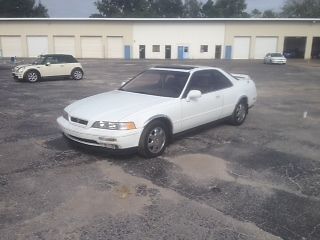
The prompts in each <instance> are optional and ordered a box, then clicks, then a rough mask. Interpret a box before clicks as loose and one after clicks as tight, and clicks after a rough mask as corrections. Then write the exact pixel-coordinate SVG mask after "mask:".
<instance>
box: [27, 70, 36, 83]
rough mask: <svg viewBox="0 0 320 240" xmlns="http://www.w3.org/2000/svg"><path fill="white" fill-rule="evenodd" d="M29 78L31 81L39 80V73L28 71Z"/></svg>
mask: <svg viewBox="0 0 320 240" xmlns="http://www.w3.org/2000/svg"><path fill="white" fill-rule="evenodd" d="M28 80H29V81H30V82H35V81H37V80H38V75H37V74H36V73H34V72H31V73H28Z"/></svg>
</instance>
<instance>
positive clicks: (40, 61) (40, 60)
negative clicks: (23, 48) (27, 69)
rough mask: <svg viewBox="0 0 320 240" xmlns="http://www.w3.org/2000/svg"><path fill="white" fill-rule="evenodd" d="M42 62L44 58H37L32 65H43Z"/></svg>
mask: <svg viewBox="0 0 320 240" xmlns="http://www.w3.org/2000/svg"><path fill="white" fill-rule="evenodd" d="M44 60H45V56H39V57H37V59H36V60H34V61H33V63H32V64H35V65H37V64H43V63H44Z"/></svg>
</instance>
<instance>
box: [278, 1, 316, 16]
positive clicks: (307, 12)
mask: <svg viewBox="0 0 320 240" xmlns="http://www.w3.org/2000/svg"><path fill="white" fill-rule="evenodd" d="M281 15H282V16H283V17H289V18H319V17H320V0H287V1H286V2H285V4H284V6H283V8H282V14H281Z"/></svg>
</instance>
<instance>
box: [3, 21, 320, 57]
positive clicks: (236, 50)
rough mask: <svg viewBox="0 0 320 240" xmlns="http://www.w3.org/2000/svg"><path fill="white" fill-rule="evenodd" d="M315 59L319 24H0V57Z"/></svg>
mask: <svg viewBox="0 0 320 240" xmlns="http://www.w3.org/2000/svg"><path fill="white" fill-rule="evenodd" d="M268 52H284V53H285V54H286V56H288V57H292V58H305V59H309V58H320V19H252V18H249V19H210V18H209V19H132V18H131V19H129V18H127V19H0V56H1V57H12V56H16V57H36V56H38V55H40V54H46V53H66V54H72V55H74V56H75V57H77V58H120V59H121V58H126V59H132V58H133V59H139V58H141V59H143V58H147V59H187V58H188V59H219V58H226V59H262V58H263V57H264V56H265V54H266V53H268Z"/></svg>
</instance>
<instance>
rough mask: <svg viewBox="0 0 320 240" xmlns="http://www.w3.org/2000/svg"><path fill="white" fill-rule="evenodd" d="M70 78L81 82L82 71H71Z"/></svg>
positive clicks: (77, 69)
mask: <svg viewBox="0 0 320 240" xmlns="http://www.w3.org/2000/svg"><path fill="white" fill-rule="evenodd" d="M71 77H72V79H74V80H81V79H82V78H83V71H82V70H81V69H79V68H76V69H74V70H72V72H71Z"/></svg>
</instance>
